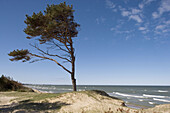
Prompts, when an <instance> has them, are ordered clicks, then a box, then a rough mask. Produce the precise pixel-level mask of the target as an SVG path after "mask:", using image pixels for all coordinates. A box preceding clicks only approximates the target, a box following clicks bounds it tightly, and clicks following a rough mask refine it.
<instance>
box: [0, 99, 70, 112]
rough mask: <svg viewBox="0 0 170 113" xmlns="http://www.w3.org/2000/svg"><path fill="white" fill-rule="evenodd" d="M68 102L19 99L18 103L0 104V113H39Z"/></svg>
mask: <svg viewBox="0 0 170 113" xmlns="http://www.w3.org/2000/svg"><path fill="white" fill-rule="evenodd" d="M66 105H69V104H66V103H61V102H55V103H48V102H44V103H33V102H31V101H30V100H24V101H20V103H19V104H16V103H13V104H11V105H4V106H0V113H11V112H14V111H16V112H15V113H39V112H43V111H46V110H59V109H60V108H61V107H62V106H66Z"/></svg>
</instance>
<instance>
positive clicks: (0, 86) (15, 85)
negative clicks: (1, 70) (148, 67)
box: [0, 75, 33, 92]
mask: <svg viewBox="0 0 170 113" xmlns="http://www.w3.org/2000/svg"><path fill="white" fill-rule="evenodd" d="M0 91H22V92H33V90H32V89H30V88H27V87H24V86H23V85H22V84H21V83H19V82H17V81H14V80H13V79H11V78H10V77H5V76H4V75H2V76H1V77H0Z"/></svg>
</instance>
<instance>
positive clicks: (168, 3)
mask: <svg viewBox="0 0 170 113" xmlns="http://www.w3.org/2000/svg"><path fill="white" fill-rule="evenodd" d="M165 12H170V0H162V1H161V5H160V7H159V8H158V11H157V12H153V13H152V17H153V18H154V19H156V18H159V17H160V16H161V15H162V14H163V13H165Z"/></svg>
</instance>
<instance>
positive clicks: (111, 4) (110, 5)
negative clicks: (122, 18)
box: [105, 0, 117, 12]
mask: <svg viewBox="0 0 170 113" xmlns="http://www.w3.org/2000/svg"><path fill="white" fill-rule="evenodd" d="M105 1H106V6H107V7H108V8H110V9H112V11H113V12H117V9H116V5H115V4H114V3H113V2H112V1H111V0H105Z"/></svg>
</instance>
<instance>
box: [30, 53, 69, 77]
mask: <svg viewBox="0 0 170 113" xmlns="http://www.w3.org/2000/svg"><path fill="white" fill-rule="evenodd" d="M29 54H30V55H31V56H35V57H38V58H42V59H48V60H51V61H54V62H55V63H57V64H58V65H59V66H60V67H62V68H63V69H64V70H65V71H67V72H68V73H70V74H71V71H69V70H68V69H67V68H65V67H64V66H63V65H61V64H60V63H58V62H57V61H56V60H54V59H52V58H48V57H44V56H39V55H36V54H32V53H29Z"/></svg>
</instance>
